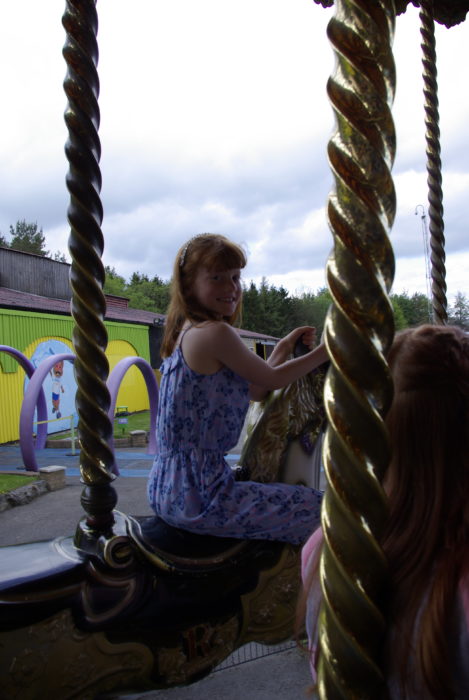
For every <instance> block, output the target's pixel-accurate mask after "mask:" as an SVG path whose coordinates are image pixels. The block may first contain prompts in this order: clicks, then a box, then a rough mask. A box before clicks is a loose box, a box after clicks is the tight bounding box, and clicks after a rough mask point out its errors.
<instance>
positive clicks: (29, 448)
mask: <svg viewBox="0 0 469 700" xmlns="http://www.w3.org/2000/svg"><path fill="white" fill-rule="evenodd" d="M62 360H70V362H74V360H75V355H72V354H68V353H61V354H58V355H50V356H49V357H46V359H45V360H43V361H42V362H41V364H40V365H39V366H38V367H37V368H36V370H35V371H34V374H33V375H32V377H31V378H30V382H29V384H28V386H27V389H26V391H25V392H24V398H23V405H22V406H21V414H20V448H21V455H22V457H23V463H24V465H25V466H26V469H29V470H31V471H33V472H37V471H39V467H38V464H37V462H36V455H35V450H34V440H33V430H32V428H33V418H34V409H35V408H36V404H38V401H39V397H40V396H41V395H42V397H43V399H44V408H45V416H43V417H42V418H40V417H39V404H38V417H39V420H47V408H46V404H45V397H44V391H43V389H42V383H43V381H44V379H45V377H46V375H47V374H48V373H49V372H50V370H51V369H52V367H53V366H54V365H55V364H56V362H61V361H62ZM41 427H43V428H44V430H43V431H41V432H39V429H38V431H37V440H36V445H37V448H38V449H40V450H41V449H42V448H43V447H44V446H45V444H46V437H47V426H46V425H45V424H44V425H43V426H41V425H39V426H38V428H41Z"/></svg>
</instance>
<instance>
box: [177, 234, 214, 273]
mask: <svg viewBox="0 0 469 700" xmlns="http://www.w3.org/2000/svg"><path fill="white" fill-rule="evenodd" d="M209 235H210V234H209ZM204 236H207V234H206V233H198V234H197V235H196V236H192V238H189V240H188V241H187V243H186V245H185V246H184V248H183V249H182V250H181V255H180V256H179V267H184V263H185V262H186V253H187V249H188V248H189V246H190V245H191V244H192V243H193V242H194V241H195V240H196V239H197V238H203V237H204Z"/></svg>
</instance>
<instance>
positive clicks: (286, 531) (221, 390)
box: [147, 346, 322, 544]
mask: <svg viewBox="0 0 469 700" xmlns="http://www.w3.org/2000/svg"><path fill="white" fill-rule="evenodd" d="M160 370H161V373H162V377H161V383H160V393H159V402H158V414H157V429H156V432H157V454H156V457H155V461H154V463H153V467H152V470H151V472H150V476H149V480H148V488H147V492H148V499H149V502H150V505H151V507H152V508H153V510H154V511H155V513H156V514H157V515H158V516H159V517H161V518H162V519H163V520H164V521H165V522H167V523H168V524H170V525H173V526H175V527H179V528H182V529H185V530H190V531H191V532H197V533H201V534H207V535H217V536H219V537H235V538H239V539H263V540H281V541H284V542H290V543H292V544H301V543H303V542H304V541H305V540H306V539H307V537H308V536H309V535H310V534H311V533H312V532H313V530H315V529H316V527H318V525H319V520H320V507H321V500H322V492H321V491H316V490H315V489H312V488H309V487H306V486H291V485H287V484H280V483H270V484H261V483H258V482H255V481H236V480H235V478H234V475H233V471H232V469H231V467H230V465H229V464H228V463H227V461H226V460H225V455H226V453H227V452H228V451H229V450H230V449H232V448H233V447H235V445H236V444H237V442H238V439H239V436H240V434H241V430H242V427H243V424H244V419H245V416H246V412H247V409H248V406H249V395H248V382H247V381H246V380H245V379H244V378H242V377H240V376H239V375H237V374H235V373H234V372H232V371H231V370H230V369H228V368H227V367H223V368H222V369H220V370H219V371H218V372H216V373H215V374H209V375H206V374H199V373H198V372H195V371H194V370H192V369H191V368H190V367H189V366H188V365H187V364H186V362H185V360H184V356H183V353H182V350H181V348H180V346H178V347H177V348H176V349H175V350H174V352H173V354H172V355H171V356H170V357H168V358H166V359H165V360H164V361H163V364H162V365H161V368H160Z"/></svg>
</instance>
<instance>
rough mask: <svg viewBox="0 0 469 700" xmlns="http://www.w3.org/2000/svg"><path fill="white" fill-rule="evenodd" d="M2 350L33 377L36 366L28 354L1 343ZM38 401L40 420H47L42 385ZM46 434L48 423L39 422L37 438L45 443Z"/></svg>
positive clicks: (0, 349)
mask: <svg viewBox="0 0 469 700" xmlns="http://www.w3.org/2000/svg"><path fill="white" fill-rule="evenodd" d="M0 352H6V353H7V355H11V356H12V357H14V358H15V360H17V361H18V364H19V365H21V367H22V368H23V369H24V371H25V372H26V375H27V377H28V379H31V377H32V376H33V374H34V372H35V370H36V368H35V367H34V365H33V363H32V362H31V360H29V359H28V358H27V357H26V355H23V353H22V352H20V351H19V350H16V348H12V347H10V346H9V345H0ZM36 403H37V417H38V420H39V421H45V420H47V403H46V397H45V395H44V391H43V389H42V386H41V387H40V391H39V393H38V395H37V402H36ZM35 405H36V404H35ZM20 415H21V414H20ZM46 435H47V425H46V423H39V425H38V426H37V440H38V442H41V441H42V442H43V443H45V440H46ZM20 445H21V433H20Z"/></svg>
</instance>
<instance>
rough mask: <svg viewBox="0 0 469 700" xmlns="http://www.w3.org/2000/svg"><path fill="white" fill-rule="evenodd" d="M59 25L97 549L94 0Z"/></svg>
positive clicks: (108, 512)
mask: <svg viewBox="0 0 469 700" xmlns="http://www.w3.org/2000/svg"><path fill="white" fill-rule="evenodd" d="M62 23H63V25H64V27H65V30H66V42H65V45H64V49H63V55H64V57H65V60H66V63H67V75H66V78H65V81H64V89H65V93H66V95H67V98H68V106H67V108H66V111H65V122H66V124H67V127H68V134H69V136H68V140H67V143H66V146H65V151H66V154H67V158H68V161H69V171H68V174H67V188H68V190H69V192H70V205H69V207H68V212H67V213H68V221H69V224H70V237H69V250H70V255H71V258H72V265H71V270H70V284H71V287H72V301H71V312H72V316H73V318H74V321H75V328H74V331H73V346H74V349H75V354H76V360H75V378H76V382H77V394H76V406H77V412H78V416H79V423H78V435H79V440H80V447H81V452H80V471H81V478H82V482H83V483H84V484H85V488H84V489H83V492H82V496H81V503H82V505H83V508H84V509H85V511H86V513H87V517H86V520H85V522H81V523H80V524H79V526H78V529H77V533H76V536H75V541H76V544H77V546H79V547H84V548H90V549H94V548H95V545H96V540H97V539H98V538H99V537H100V536H101V535H104V536H106V535H107V534H109V533H110V531H111V529H112V525H113V522H114V517H113V508H114V506H115V505H116V502H117V495H116V492H115V489H114V488H113V487H112V485H111V482H112V479H113V475H112V473H111V469H112V464H113V455H112V451H111V449H110V447H109V441H110V438H111V435H112V425H111V422H110V420H109V418H108V415H107V411H108V409H109V405H110V397H109V392H108V390H107V387H106V380H107V377H108V374H109V365H108V362H107V358H106V356H105V354H104V353H105V350H106V346H107V331H106V328H105V326H104V322H103V319H104V314H105V309H106V304H105V298H104V294H103V291H102V288H103V284H104V267H103V264H102V262H101V256H102V253H103V246H104V241H103V235H102V232H101V223H102V219H103V210H102V205H101V199H100V191H101V172H100V169H99V159H100V155H101V145H100V141H99V137H98V128H99V119H100V114H99V107H98V95H99V79H98V73H97V70H96V66H97V63H98V45H97V41H96V36H97V30H98V18H97V13H96V0H67V2H66V9H65V13H64V15H63V18H62Z"/></svg>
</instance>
